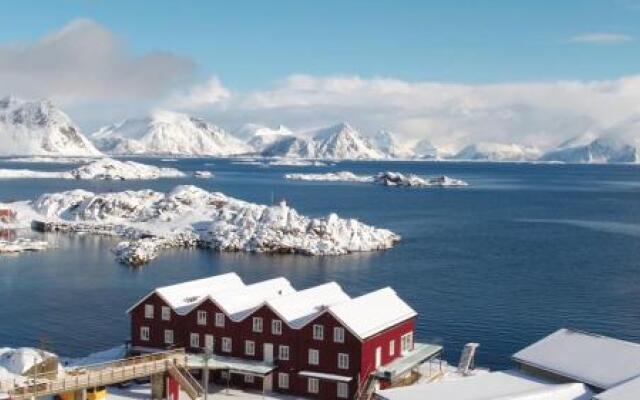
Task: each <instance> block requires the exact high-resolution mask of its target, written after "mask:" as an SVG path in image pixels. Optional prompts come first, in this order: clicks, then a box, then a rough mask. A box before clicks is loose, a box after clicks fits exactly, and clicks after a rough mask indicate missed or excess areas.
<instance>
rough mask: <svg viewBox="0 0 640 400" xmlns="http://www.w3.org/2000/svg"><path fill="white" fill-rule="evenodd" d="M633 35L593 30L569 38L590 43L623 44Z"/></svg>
mask: <svg viewBox="0 0 640 400" xmlns="http://www.w3.org/2000/svg"><path fill="white" fill-rule="evenodd" d="M632 40H633V37H631V36H629V35H624V34H621V33H606V32H593V33H585V34H582V35H576V36H572V37H571V38H569V42H572V43H588V44H621V43H627V42H631V41H632Z"/></svg>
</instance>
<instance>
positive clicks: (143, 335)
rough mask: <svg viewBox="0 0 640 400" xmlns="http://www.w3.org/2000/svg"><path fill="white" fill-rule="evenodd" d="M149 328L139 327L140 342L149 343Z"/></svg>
mask: <svg viewBox="0 0 640 400" xmlns="http://www.w3.org/2000/svg"><path fill="white" fill-rule="evenodd" d="M149 337H150V335H149V327H148V326H141V327H140V340H142V341H145V342H148V341H149Z"/></svg>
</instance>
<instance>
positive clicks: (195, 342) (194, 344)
mask: <svg viewBox="0 0 640 400" xmlns="http://www.w3.org/2000/svg"><path fill="white" fill-rule="evenodd" d="M189 346H191V348H192V349H199V348H200V334H199V333H191V335H189Z"/></svg>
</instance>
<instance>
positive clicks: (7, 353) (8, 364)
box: [0, 347, 57, 375]
mask: <svg viewBox="0 0 640 400" xmlns="http://www.w3.org/2000/svg"><path fill="white" fill-rule="evenodd" d="M50 358H57V356H56V355H55V354H53V353H49V352H46V351H43V350H38V349H34V348H31V347H20V348H17V349H13V348H10V347H2V348H0V368H3V369H4V370H5V371H7V372H9V373H10V374H14V375H23V374H24V373H26V372H27V371H29V370H30V369H31V368H33V366H34V365H36V364H40V363H42V362H43V361H45V360H48V359H50Z"/></svg>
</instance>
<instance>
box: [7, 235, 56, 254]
mask: <svg viewBox="0 0 640 400" xmlns="http://www.w3.org/2000/svg"><path fill="white" fill-rule="evenodd" d="M47 248H49V243H48V242H45V241H41V240H32V239H28V238H19V239H16V240H0V254H2V253H23V252H25V251H40V250H45V249H47Z"/></svg>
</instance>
